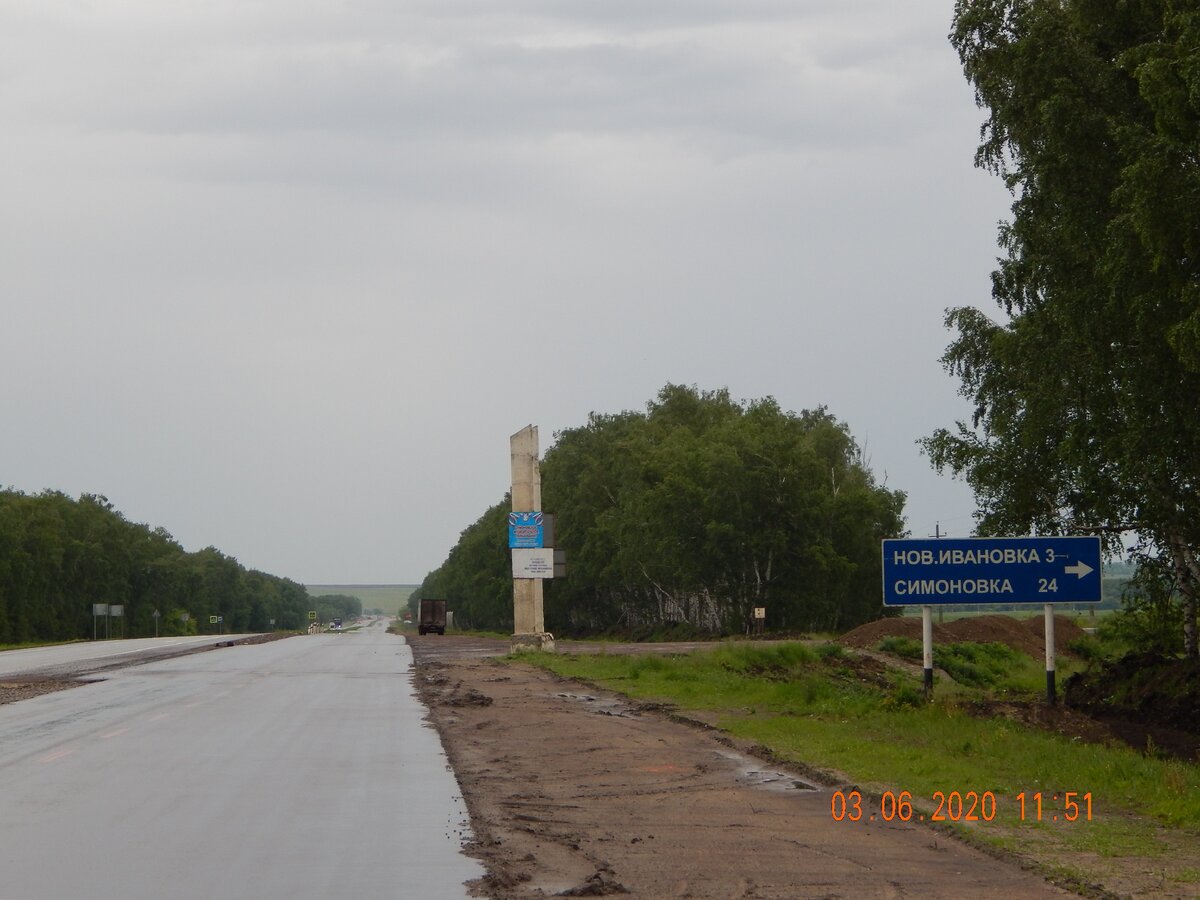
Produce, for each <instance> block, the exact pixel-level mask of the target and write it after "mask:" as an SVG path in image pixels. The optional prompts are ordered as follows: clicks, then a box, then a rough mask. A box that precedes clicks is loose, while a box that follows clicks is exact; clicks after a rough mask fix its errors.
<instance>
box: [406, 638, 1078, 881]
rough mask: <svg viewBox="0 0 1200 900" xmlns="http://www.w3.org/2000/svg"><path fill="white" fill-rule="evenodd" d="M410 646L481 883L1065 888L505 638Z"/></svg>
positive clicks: (425, 641) (449, 640) (436, 641)
mask: <svg viewBox="0 0 1200 900" xmlns="http://www.w3.org/2000/svg"><path fill="white" fill-rule="evenodd" d="M409 643H410V644H411V646H412V648H413V654H414V657H415V660H416V670H415V675H414V682H415V684H416V687H417V689H418V690H419V691H420V693H421V696H422V699H423V700H424V701H425V703H426V704H427V706H428V707H429V711H430V712H429V715H430V720H431V722H432V723H433V725H434V726H435V727H436V728H437V730H438V732H439V733H440V734H441V737H442V742H443V745H444V746H445V748H446V752H447V754H448V756H449V758H450V762H451V764H452V765H453V767H454V770H455V772H456V774H457V776H458V780H459V784H460V786H461V788H462V791H463V795H464V797H465V799H466V802H467V806H468V807H469V809H470V811H471V819H472V825H473V827H474V831H475V835H476V843H475V845H474V846H473V847H472V848H471V849H470V852H471V854H472V855H473V856H476V857H477V858H479V859H480V860H481V861H482V862H483V863H484V864H485V865H486V866H487V869H488V872H489V874H488V876H487V877H486V878H485V879H483V880H482V882H480V883H478V884H476V885H474V890H475V891H476V892H477V893H478V894H479V895H482V896H487V897H493V898H517V897H522V898H523V897H538V896H552V895H557V896H600V895H604V894H621V893H624V894H627V895H629V896H634V897H647V898H659V897H663V898H665V897H691V898H709V897H711V898H716V897H721V898H728V897H745V898H750V897H754V898H801V897H830V898H832V897H856V898H865V897H905V896H918V895H919V896H922V897H982V896H1004V895H1009V896H1020V897H1043V896H1045V897H1049V896H1064V895H1065V892H1064V891H1062V890H1060V889H1058V888H1056V887H1053V886H1051V885H1049V884H1047V883H1046V882H1045V881H1044V880H1043V879H1042V878H1041V877H1040V876H1038V875H1037V874H1035V873H1033V872H1029V871H1024V870H1022V869H1021V868H1019V867H1018V866H1016V865H1014V864H1012V863H1010V862H1007V861H1002V860H998V859H996V858H993V857H992V856H989V855H987V854H985V853H983V852H981V851H979V850H977V849H975V848H972V847H969V846H967V845H965V844H963V843H962V842H960V841H958V840H956V839H954V838H953V837H951V836H948V835H947V834H945V833H942V832H939V831H935V830H933V829H931V828H928V827H926V826H918V825H898V824H885V823H883V822H871V823H866V822H863V823H858V824H852V823H850V822H841V823H839V822H835V821H833V819H832V817H831V815H830V798H831V792H830V789H829V788H827V787H823V786H820V785H818V784H815V783H813V782H811V781H808V780H807V779H805V777H804V776H803V775H802V774H801V773H798V772H792V771H787V770H785V769H784V768H783V767H781V766H779V765H776V764H768V763H764V762H763V761H761V760H759V759H757V758H755V757H754V756H753V755H751V754H750V753H748V752H747V749H746V748H743V747H738V746H736V745H735V744H734V743H733V742H731V741H729V740H728V739H727V738H725V737H724V736H722V735H720V734H719V733H717V732H716V731H713V730H706V729H704V728H701V727H695V726H690V725H687V724H683V723H681V722H679V721H675V720H672V718H671V717H670V716H669V715H668V714H666V713H664V712H663V711H661V710H658V709H655V708H653V707H647V706H644V705H633V704H631V703H630V702H629V701H627V700H625V699H624V698H621V697H619V696H618V695H615V694H610V693H607V692H603V691H597V690H595V689H593V688H589V687H586V686H583V685H580V684H578V683H575V682H571V681H566V680H562V679H559V678H557V677H556V676H554V675H552V674H550V673H547V672H545V671H542V670H540V669H536V668H534V667H532V666H527V665H520V664H504V663H500V662H498V661H496V660H494V659H491V658H489V655H498V654H502V653H504V652H506V651H507V643H506V642H502V641H491V642H488V641H484V640H481V639H475V638H463V637H450V636H447V637H444V638H443V637H437V636H427V637H425V638H410V639H409ZM617 649H618V648H615V647H613V648H610V649H609V652H616V651H617ZM660 649H661V648H660Z"/></svg>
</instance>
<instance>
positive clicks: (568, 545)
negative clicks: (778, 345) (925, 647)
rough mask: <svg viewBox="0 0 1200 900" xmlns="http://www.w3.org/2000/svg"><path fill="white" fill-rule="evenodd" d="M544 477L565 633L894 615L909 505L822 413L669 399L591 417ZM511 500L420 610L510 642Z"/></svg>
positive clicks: (552, 621)
mask: <svg viewBox="0 0 1200 900" xmlns="http://www.w3.org/2000/svg"><path fill="white" fill-rule="evenodd" d="M555 438H556V439H555V443H554V445H553V446H552V447H551V448H550V449H549V450H547V452H546V454H545V458H544V460H543V462H542V465H541V472H542V498H543V502H542V506H543V508H544V509H545V510H546V511H549V512H553V513H554V514H555V516H556V532H557V539H556V545H557V547H558V548H560V549H564V550H566V552H567V558H568V576H567V577H566V578H563V579H554V580H552V581H549V582H547V584H546V586H545V615H546V627H547V628H548V629H549V630H550V631H552V632H554V633H556V634H584V633H594V632H600V631H606V630H612V629H624V630H637V629H644V628H655V627H660V626H665V625H671V624H676V623H682V624H685V625H687V626H690V627H692V628H695V629H698V630H703V631H708V632H723V633H739V632H745V631H748V630H749V629H750V628H751V626H752V623H753V615H754V609H755V608H756V607H763V608H765V609H766V616H767V618H766V625H767V627H768V628H771V629H785V630H796V631H800V630H837V629H845V628H850V627H853V626H855V625H858V624H861V623H862V622H865V621H868V620H870V619H873V618H877V617H878V616H879V615H881V614H882V609H881V606H880V596H879V583H880V577H881V572H880V567H881V559H880V550H879V548H880V541H881V540H882V539H883V538H886V537H897V536H900V535H901V533H902V531H903V517H902V513H903V507H904V500H905V496H904V494H903V493H902V492H900V491H893V490H889V489H888V488H887V487H885V486H883V485H881V484H879V483H877V482H876V480H875V477H874V476H873V475H872V473H871V470H870V467H869V464H868V460H867V459H866V456H865V454H864V452H863V450H862V448H860V447H859V446H858V445H857V443H856V442H855V441H854V439H853V438H852V437H851V435H850V432H849V429H848V428H847V426H846V425H845V424H843V423H841V422H839V421H838V420H837V419H836V418H834V417H833V416H832V415H831V414H830V413H829V412H828V411H827V410H826V409H824V408H819V409H816V410H805V411H803V412H801V413H799V414H796V413H791V412H785V411H784V410H782V409H781V408H780V406H779V404H778V403H777V402H776V401H775V400H774V399H773V398H770V397H767V398H765V399H761V400H753V401H742V402H738V401H735V400H733V399H732V398H731V397H730V395H729V392H728V391H727V390H716V391H701V390H699V389H698V388H696V387H686V386H681V385H673V384H668V385H667V386H666V387H664V388H663V389H662V390H661V391H660V392H659V394H658V396H657V398H656V399H655V400H654V401H652V402H650V403H648V404H647V407H646V411H645V412H644V413H643V412H634V411H627V412H621V413H616V414H598V413H592V414H591V415H590V416H589V417H588V421H587V424H586V425H582V426H580V427H577V428H571V429H568V430H566V431H563V432H560V433H559V434H557V435H556V436H555ZM510 508H511V507H510V506H509V501H508V499H507V498H505V499H504V500H502V501H501V502H499V503H497V504H496V505H494V506H492V507H491V508H490V509H488V510H487V511H485V512H484V513H483V515H482V516H480V518H479V519H478V521H476V522H475V523H474V524H472V525H471V526H470V527H468V528H467V529H466V530H464V531H463V532H462V535H461V536H460V538H459V540H458V543H457V544H456V545H455V546H454V548H453V549H452V550H451V551H450V554H449V556H448V558H447V559H446V561H445V563H443V564H442V566H440V567H439V568H438V569H436V570H434V571H433V572H431V573H429V575H428V576H427V577H426V578H425V581H424V582H423V583H422V585H421V587H420V589H419V590H418V591H417V592H416V593H415V594H414V595H413V598H412V600H411V602H412V603H413V605H414V608H415V604H416V602H417V601H418V600H419V599H420V597H422V596H425V597H444V598H446V599H447V600H449V601H450V607H451V609H452V610H454V615H455V621H456V623H457V624H459V625H462V626H464V627H475V628H489V629H496V630H506V629H511V628H512V616H513V613H512V570H511V565H510V561H509V551H508V538H507V515H508V512H509V509H510Z"/></svg>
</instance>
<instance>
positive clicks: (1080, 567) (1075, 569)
mask: <svg viewBox="0 0 1200 900" xmlns="http://www.w3.org/2000/svg"><path fill="white" fill-rule="evenodd" d="M1063 571H1064V572H1066V573H1067V574H1068V575H1078V576H1079V577H1080V578H1082V577H1083V576H1084V575H1087V574H1089V573H1091V572H1094V571H1095V569H1093V568H1092V567H1091V566H1089V565H1088V564H1087V563H1085V562H1077V563H1075V565H1073V566H1063Z"/></svg>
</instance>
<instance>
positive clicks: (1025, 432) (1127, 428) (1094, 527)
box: [926, 0, 1200, 653]
mask: <svg viewBox="0 0 1200 900" xmlns="http://www.w3.org/2000/svg"><path fill="white" fill-rule="evenodd" d="M951 40H952V42H953V43H954V46H955V48H956V49H957V50H958V53H959V56H960V58H961V60H962V63H963V68H964V71H965V73H966V76H967V78H968V79H969V80H970V81H971V82H972V83H973V84H974V86H975V90H976V97H977V99H978V102H979V104H980V106H981V107H984V108H985V109H987V110H988V113H989V115H988V119H987V121H986V123H985V125H984V128H983V141H982V144H981V146H980V148H979V152H978V156H977V163H978V164H979V165H981V166H983V167H985V168H987V169H989V170H991V171H993V172H995V173H997V174H998V175H1000V176H1002V177H1003V178H1004V180H1005V182H1006V184H1007V185H1008V187H1009V188H1010V189H1011V190H1012V191H1013V193H1014V196H1015V201H1014V203H1013V206H1012V221H1011V222H1009V223H1007V224H1005V225H1003V226H1002V227H1001V230H1000V243H1001V246H1002V247H1003V249H1004V251H1005V252H1006V257H1005V258H1004V259H1002V260H1001V262H1000V268H999V270H998V271H997V272H995V273H994V275H993V286H992V293H993V296H994V297H995V299H996V301H997V302H998V304H999V305H1000V307H1001V308H1002V310H1003V311H1004V314H1005V317H1006V321H1004V322H1001V323H996V322H993V321H992V320H990V319H989V318H988V317H986V316H985V315H983V314H982V313H981V312H979V311H978V310H975V309H972V308H969V307H964V308H959V309H954V310H951V311H950V312H949V313H948V315H947V324H948V325H950V326H951V327H953V328H955V329H956V330H957V332H958V336H957V338H956V339H955V341H954V342H953V343H952V344H951V345H950V347H949V349H948V350H947V352H946V355H945V357H944V358H943V361H944V363H945V364H946V366H947V368H948V369H949V370H950V371H951V372H952V373H953V374H954V375H956V376H958V377H959V378H960V379H961V382H962V392H963V394H964V395H965V396H967V397H968V398H970V399H971V400H972V402H973V403H974V405H975V413H974V419H973V421H972V423H971V425H970V426H968V425H966V424H964V423H961V422H960V423H958V426H957V428H956V429H954V430H943V431H939V432H938V433H936V434H935V435H934V436H933V437H931V438H930V439H929V440H928V441H927V442H926V448H927V449H928V451H929V453H930V455H931V457H932V459H933V462H934V463H935V464H936V465H937V466H938V467H939V468H948V469H950V470H951V471H953V472H955V473H957V474H962V475H965V477H966V478H967V479H968V481H969V482H970V483H971V485H972V486H973V487H974V489H975V491H976V495H977V497H978V499H979V503H980V507H981V513H982V517H981V520H980V525H979V530H980V532H981V533H984V534H1005V533H1009V534H1014V533H1015V534H1021V533H1026V532H1028V531H1031V530H1032V531H1037V532H1041V533H1071V532H1086V531H1093V532H1099V533H1102V534H1105V535H1106V536H1107V537H1108V538H1109V540H1110V541H1111V546H1113V547H1114V548H1115V547H1116V546H1117V545H1118V543H1119V540H1120V536H1121V533H1122V532H1126V531H1134V532H1136V533H1137V534H1138V535H1139V538H1140V541H1141V543H1140V554H1141V556H1142V557H1143V559H1144V560H1146V561H1151V560H1154V559H1162V560H1163V562H1164V565H1165V567H1166V569H1168V570H1169V581H1170V582H1171V583H1172V585H1173V588H1174V592H1176V593H1177V595H1178V596H1179V597H1180V598H1181V599H1182V605H1183V607H1184V610H1185V613H1184V615H1183V616H1182V618H1181V622H1182V624H1183V631H1184V634H1185V635H1186V643H1187V646H1188V649H1189V651H1190V652H1192V653H1196V652H1197V641H1196V598H1197V594H1198V593H1200V565H1198V557H1197V554H1198V552H1200V490H1198V488H1200V417H1197V415H1196V402H1197V397H1200V157H1198V156H1197V152H1196V148H1197V146H1200V11H1198V10H1197V9H1196V6H1195V3H1193V2H1190V0H1189V2H1181V0H1137V2H1121V3H1113V2H1098V0H1061V2H1053V3H1046V2H1041V0H959V2H958V3H957V6H956V13H955V21H954V30H953V32H952V34H951ZM1147 571H1149V569H1147Z"/></svg>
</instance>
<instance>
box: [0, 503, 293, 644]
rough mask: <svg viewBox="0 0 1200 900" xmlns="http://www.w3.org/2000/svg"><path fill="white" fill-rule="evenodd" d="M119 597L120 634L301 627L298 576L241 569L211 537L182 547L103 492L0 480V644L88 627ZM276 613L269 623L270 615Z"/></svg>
mask: <svg viewBox="0 0 1200 900" xmlns="http://www.w3.org/2000/svg"><path fill="white" fill-rule="evenodd" d="M95 603H107V604H121V605H123V606H124V617H123V621H122V620H114V621H121V625H122V631H123V633H124V634H125V635H126V636H129V637H133V636H139V635H153V634H154V633H155V620H154V612H155V611H158V612H159V616H160V617H159V621H158V633H159V634H162V635H178V634H194V633H196V632H197V631H200V632H203V631H205V630H207V629H208V628H209V627H210V626H209V617H210V616H221V617H223V619H224V621H223V623H222V624H223V627H224V630H225V631H235V632H249V631H267V630H270V629H271V628H277V629H299V628H303V627H304V626H305V624H306V618H307V611H308V610H309V609H310V608H312V607H311V606H310V603H311V600H310V598H309V596H308V591H307V590H306V589H305V587H304V585H301V584H297V583H296V582H294V581H290V580H288V579H286V578H279V577H277V576H274V575H268V574H266V573H264V572H259V571H255V570H248V569H246V568H245V567H243V566H242V565H240V564H239V563H238V561H237V560H236V559H234V558H232V557H229V556H226V555H224V554H223V553H221V552H220V551H219V550H217V549H215V548H213V547H206V548H205V549H203V550H200V551H198V552H196V553H188V552H185V551H184V549H183V548H182V547H181V546H180V544H179V543H178V542H176V541H175V540H174V538H172V537H171V535H170V534H169V533H167V532H166V531H165V530H164V529H162V528H150V527H149V526H148V525H141V524H136V523H133V522H130V521H128V520H127V519H126V518H125V517H124V516H123V515H122V514H121V513H120V512H119V511H118V510H116V509H115V508H114V507H113V505H112V504H111V503H110V502H109V501H108V499H107V498H106V497H104V496H101V495H98V494H84V495H83V496H81V497H80V498H79V499H78V500H75V499H72V498H71V497H68V496H67V495H65V494H62V493H58V492H55V491H46V492H43V493H40V494H32V495H31V494H25V493H22V492H20V491H16V490H12V489H6V490H0V644H3V643H24V642H29V641H60V640H71V639H75V638H84V637H91V635H92V625H93V622H92V606H93V604H95ZM272 620H274V623H275V624H274V625H273V626H272V625H271V621H272Z"/></svg>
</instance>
